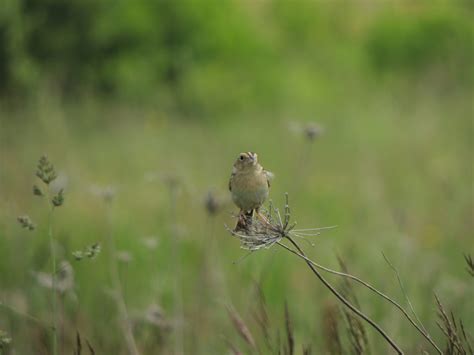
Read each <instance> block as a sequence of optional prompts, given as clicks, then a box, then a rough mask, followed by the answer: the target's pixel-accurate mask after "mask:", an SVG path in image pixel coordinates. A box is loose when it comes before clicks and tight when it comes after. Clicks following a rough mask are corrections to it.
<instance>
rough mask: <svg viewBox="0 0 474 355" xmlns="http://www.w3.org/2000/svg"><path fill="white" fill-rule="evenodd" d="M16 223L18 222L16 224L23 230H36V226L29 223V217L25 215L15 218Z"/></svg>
mask: <svg viewBox="0 0 474 355" xmlns="http://www.w3.org/2000/svg"><path fill="white" fill-rule="evenodd" d="M17 221H18V223H20V225H21V226H22V227H23V228H25V229H28V230H30V231H32V230H34V229H35V228H36V225H35V224H34V223H33V222H32V221H31V219H30V217H28V216H26V215H25V216H19V217H17Z"/></svg>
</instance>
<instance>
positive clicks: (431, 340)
mask: <svg viewBox="0 0 474 355" xmlns="http://www.w3.org/2000/svg"><path fill="white" fill-rule="evenodd" d="M278 244H279V245H280V246H282V247H283V248H285V249H286V250H288V251H290V252H291V253H293V254H295V255H297V256H299V257H300V258H302V259H304V260H306V261H307V262H310V263H311V264H313V266H315V267H317V268H319V269H321V270H324V271H326V272H329V273H331V274H334V275H338V276H343V277H347V278H349V279H351V280H354V281H356V282H358V283H359V284H361V285H363V286H365V287H367V288H368V289H369V290H371V291H373V292H374V293H376V294H377V295H379V296H380V297H382V298H384V299H385V300H387V301H388V302H390V303H391V304H393V305H394V306H395V307H396V308H397V309H398V310H400V312H402V313H403V314H404V315H405V317H406V318H407V319H408V321H409V322H410V323H411V324H412V325H413V326H414V327H415V328H416V330H417V331H418V332H419V333H420V334H421V335H422V336H423V337H424V338H425V339H426V340H427V341H428V342H429V343H430V344H431V345H432V346H433V347H434V348H435V349H436V351H437V352H438V353H439V354H443V352H442V350H441V349H440V348H439V347H438V346H437V345H436V343H435V342H434V341H433V339H432V338H431V336H430V335H429V334H428V332H426V331H425V330H424V328H423V329H422V328H420V326H419V325H418V324H417V323H416V322H415V321H414V320H413V318H411V317H410V315H409V314H408V312H407V311H406V310H405V309H404V308H403V307H402V306H401V305H400V304H399V303H398V302H396V301H395V300H393V299H392V298H390V297H389V296H387V295H386V294H384V293H383V292H381V291H379V290H377V289H376V288H375V287H374V286H372V285H371V284H369V283H367V282H365V281H364V280H361V279H360V278H358V277H357V276H354V275H351V274H347V273H345V272H340V271H336V270H332V269H329V268H327V267H325V266H323V265H321V264H318V263H316V262H314V261H312V260H311V259H309V258H307V257H306V256H304V255H301V254H300V253H298V252H297V251H294V250H293V249H290V248H288V247H287V246H286V245H284V244H282V243H278Z"/></svg>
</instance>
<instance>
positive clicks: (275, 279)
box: [0, 82, 474, 354]
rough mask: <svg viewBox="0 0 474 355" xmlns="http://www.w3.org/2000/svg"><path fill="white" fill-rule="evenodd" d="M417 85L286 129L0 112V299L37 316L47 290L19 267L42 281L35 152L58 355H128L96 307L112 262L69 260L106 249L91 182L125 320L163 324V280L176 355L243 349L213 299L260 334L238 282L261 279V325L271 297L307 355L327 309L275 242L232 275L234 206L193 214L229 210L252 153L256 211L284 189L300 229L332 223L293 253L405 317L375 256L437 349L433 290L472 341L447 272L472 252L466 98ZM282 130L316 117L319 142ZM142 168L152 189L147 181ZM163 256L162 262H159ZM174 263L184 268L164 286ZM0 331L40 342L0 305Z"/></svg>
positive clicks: (376, 311) (165, 339)
mask: <svg viewBox="0 0 474 355" xmlns="http://www.w3.org/2000/svg"><path fill="white" fill-rule="evenodd" d="M418 85H419V86H418V87H417V86H415V85H407V84H403V83H398V84H392V85H391V86H386V85H385V86H383V85H382V86H381V87H380V86H376V85H373V86H372V85H370V84H368V85H367V86H366V87H362V88H360V87H359V89H360V90H357V88H358V87H357V85H356V84H354V83H353V82H349V83H348V86H349V88H348V90H350V92H348V93H347V94H346V95H345V96H344V97H343V99H342V98H338V99H337V100H336V97H332V102H336V101H339V100H340V102H338V104H337V105H333V106H329V105H327V106H322V107H323V108H322V109H320V110H318V112H312V111H311V109H310V108H308V109H307V113H304V112H303V113H301V116H292V115H289V114H288V113H287V111H284V110H283V111H281V112H280V113H278V112H277V113H275V112H270V111H262V112H251V113H246V114H239V115H234V116H224V117H220V118H219V120H204V121H200V120H197V119H196V120H193V119H191V118H192V117H191V118H190V117H188V118H187V119H182V118H181V117H177V116H176V115H174V114H169V113H166V112H161V111H160V110H156V109H153V108H141V109H136V108H130V107H123V106H120V105H116V106H114V105H112V104H110V103H109V104H97V103H95V102H94V101H90V100H89V101H84V103H83V104H82V105H78V104H74V105H72V104H59V103H57V102H55V101H54V100H42V101H41V100H40V101H38V103H35V104H33V105H31V106H30V107H29V108H25V109H23V110H16V111H8V110H6V109H4V110H3V111H2V113H1V116H2V117H1V123H2V127H1V131H0V132H1V133H0V142H1V143H0V145H1V170H0V203H1V206H0V274H1V275H2V278H1V285H0V289H1V291H0V300H2V301H5V302H9V303H11V305H13V306H16V307H17V308H19V309H21V310H23V311H25V312H28V313H30V314H32V315H34V316H36V317H38V318H40V319H43V320H45V321H46V320H48V319H50V306H49V299H50V298H49V292H48V291H47V290H45V289H42V288H41V287H40V286H38V285H37V284H36V283H35V282H34V279H33V278H32V276H31V272H32V271H40V270H42V271H50V270H49V265H50V260H49V257H50V255H49V252H48V239H47V224H46V218H47V216H46V213H45V211H44V210H43V209H42V208H41V202H40V201H38V200H37V198H35V197H34V196H32V193H31V186H32V184H33V183H34V180H35V178H34V171H35V165H36V162H37V159H38V158H39V156H40V155H41V154H43V153H46V154H48V156H49V158H50V159H51V160H52V161H53V162H54V164H55V166H56V168H57V170H58V172H59V173H60V174H61V175H64V176H66V177H67V187H66V189H65V204H64V206H63V207H62V208H61V209H58V210H57V211H55V227H54V228H55V238H56V239H57V241H58V243H59V246H60V247H59V248H58V255H59V258H58V259H59V260H63V259H65V260H68V261H69V262H70V263H71V264H72V265H73V267H74V272H75V289H74V295H73V294H72V293H70V294H67V295H66V297H65V301H64V302H65V304H64V306H65V314H64V328H63V331H65V333H66V334H62V335H61V341H60V343H59V344H60V348H59V349H60V351H59V352H60V353H61V352H64V353H67V352H69V353H71V351H72V350H71V349H72V346H73V342H74V337H75V333H76V330H78V331H79V332H80V333H81V335H82V336H83V337H84V338H87V339H89V341H90V342H91V344H93V346H94V347H95V348H96V351H97V352H98V353H126V350H125V349H126V347H125V344H124V343H123V337H122V336H121V332H120V330H119V326H118V322H117V319H118V314H117V311H116V307H115V304H114V303H113V300H112V298H111V297H110V295H109V294H108V292H109V290H110V288H111V282H110V278H109V275H108V271H107V270H108V269H107V265H108V264H107V262H108V258H110V257H113V256H111V255H108V252H107V248H105V247H104V248H103V250H102V253H101V254H100V255H99V256H98V257H97V258H96V259H94V260H83V261H81V262H76V261H74V259H73V257H72V255H71V252H72V251H74V250H79V249H83V248H84V247H85V246H88V245H90V244H92V243H94V242H100V243H101V244H103V245H105V243H106V233H107V228H108V227H107V222H106V209H105V204H104V203H103V202H102V201H101V199H100V198H99V197H97V196H94V195H93V194H92V193H91V192H90V189H91V186H92V185H95V184H97V185H112V186H114V187H115V188H116V190H117V196H116V199H115V201H114V204H113V209H112V232H113V233H114V235H115V238H116V244H117V249H118V250H126V251H128V252H129V253H130V254H131V255H132V256H133V259H132V261H131V262H130V263H128V264H120V275H121V281H122V284H123V289H124V298H125V301H126V303H127V306H128V309H129V312H130V313H131V314H132V315H136V314H138V313H140V312H143V311H144V310H145V309H146V308H147V307H148V306H149V305H150V304H153V303H156V304H159V305H160V306H161V307H162V308H163V310H164V312H165V314H166V317H167V319H169V320H171V321H172V320H173V316H174V314H173V312H174V309H175V302H176V297H175V296H176V294H175V288H174V287H175V282H178V284H179V285H180V287H179V288H180V291H181V293H182V296H183V301H184V304H183V308H184V324H183V325H182V328H183V331H184V339H185V343H184V350H185V353H201V354H207V353H223V352H224V351H225V349H226V343H225V341H224V338H227V339H231V340H232V342H233V343H235V344H238V346H239V347H240V348H241V349H242V350H245V349H246V348H245V345H244V344H243V343H242V342H241V341H240V340H239V338H238V335H237V334H236V333H235V331H234V330H233V328H232V324H231V322H230V320H229V319H228V316H227V314H226V311H225V304H230V303H231V304H233V305H234V306H235V308H236V309H237V310H238V311H239V313H240V314H241V315H242V317H243V318H244V319H245V320H246V321H247V322H248V323H249V324H250V325H251V326H250V327H251V329H253V330H254V333H257V334H258V332H257V331H256V329H255V325H254V323H253V322H252V320H251V313H250V310H251V308H252V307H254V305H255V294H254V292H253V282H254V280H258V279H261V280H262V286H263V290H264V292H265V295H266V297H267V300H268V304H269V310H270V314H271V318H272V322H273V323H274V324H276V323H278V324H279V326H280V328H281V329H283V319H284V318H283V304H284V301H285V300H287V301H288V302H289V305H290V311H291V314H292V317H293V321H294V326H295V332H296V342H297V346H298V347H299V348H301V345H302V344H303V343H305V344H306V343H308V342H312V343H313V349H323V347H324V339H323V335H322V334H323V331H322V328H321V327H322V321H321V312H322V309H323V306H324V305H325V304H327V303H328V302H335V300H333V297H332V296H331V294H330V293H328V291H327V290H326V289H324V288H323V287H322V285H321V284H320V283H319V282H318V281H317V280H316V279H315V278H314V277H313V276H312V274H311V273H310V272H309V270H307V267H306V266H305V264H304V263H303V262H302V261H301V260H299V259H297V258H295V257H294V256H292V255H290V254H289V253H287V252H285V251H283V250H281V249H280V250H279V249H278V247H277V246H275V247H274V248H273V249H271V250H264V251H260V252H258V253H255V254H252V255H251V256H249V257H248V258H246V259H244V260H243V261H240V262H239V263H237V264H234V263H233V262H234V261H236V260H238V259H239V258H240V257H241V256H242V255H243V253H244V252H243V251H242V250H241V249H239V244H238V241H237V240H235V239H233V238H231V237H230V236H229V234H228V233H227V232H226V231H225V228H224V224H225V223H226V224H229V225H232V224H233V223H235V222H234V220H233V219H232V218H231V216H230V212H231V211H235V210H236V209H235V208H234V207H233V206H232V205H231V203H230V202H229V203H227V204H226V205H225V207H224V208H223V211H222V212H221V213H220V214H219V215H218V216H216V217H209V216H207V214H206V211H205V209H204V206H203V199H204V197H205V195H206V193H207V191H208V190H209V189H213V190H214V191H216V192H218V193H219V194H221V195H222V196H225V197H228V195H227V194H228V192H227V181H228V180H227V179H228V177H229V174H230V171H231V167H232V164H233V161H234V159H235V157H236V156H237V154H238V153H239V152H240V151H248V150H252V151H256V152H258V153H259V157H260V161H261V163H262V164H263V165H264V167H265V168H267V169H269V170H271V171H273V172H274V173H275V175H276V179H275V180H274V182H273V184H272V189H271V198H272V199H273V200H274V202H275V204H276V205H280V206H281V205H282V204H283V201H284V192H288V193H289V196H290V204H291V206H292V211H293V219H294V220H296V221H297V222H298V226H299V227H300V228H305V227H308V228H309V227H318V226H328V225H334V224H337V225H338V228H337V229H335V230H331V231H327V232H325V233H323V234H322V235H321V236H320V237H317V238H316V239H315V242H316V246H315V247H314V248H310V247H307V246H306V245H305V244H303V245H304V246H305V249H306V251H307V253H308V254H309V255H310V257H311V258H313V259H314V260H316V261H318V262H320V263H322V264H325V265H328V266H330V267H333V268H336V269H337V268H338V266H337V259H336V254H338V255H340V256H341V257H342V258H343V259H344V260H345V261H346V263H347V264H348V267H349V270H350V271H351V272H352V273H354V274H356V275H358V276H360V277H361V278H363V279H364V280H366V281H369V282H370V283H372V284H373V285H375V286H377V287H378V288H380V289H381V290H383V291H384V292H386V293H388V294H389V295H392V296H393V297H394V298H396V299H397V300H400V302H401V303H402V304H404V300H403V296H402V295H401V292H400V290H399V288H398V286H397V282H396V277H395V275H394V274H393V273H392V271H391V270H390V268H389V267H388V265H387V264H386V263H385V262H384V260H383V258H382V255H381V251H384V253H385V254H386V255H387V256H388V257H389V258H390V259H391V261H392V262H393V263H394V264H395V265H396V266H397V267H398V269H399V271H400V273H401V276H402V279H403V281H404V283H405V287H406V289H407V292H408V294H409V295H410V297H411V300H412V302H413V304H414V306H415V307H416V310H417V312H418V314H419V316H420V318H421V319H422V320H423V321H424V323H425V326H426V327H427V328H428V329H429V330H430V332H431V333H432V334H433V336H434V338H435V339H437V340H438V343H441V344H443V341H442V340H441V339H442V338H441V334H440V331H439V330H438V328H437V326H436V324H435V320H436V311H435V303H434V296H433V292H436V293H437V294H438V295H439V296H440V297H441V299H442V300H443V301H444V303H445V306H447V307H448V309H452V310H453V312H454V313H455V314H456V315H459V316H461V317H462V318H463V321H464V323H465V326H466V329H467V330H468V331H470V332H471V334H472V330H473V329H474V317H473V316H472V312H471V310H472V307H473V304H472V299H473V297H474V292H473V288H472V287H471V284H472V278H471V277H470V276H469V275H468V273H467V272H466V271H465V263H464V259H463V253H469V252H471V253H472V250H470V248H471V249H472V245H473V244H472V238H473V235H472V230H473V224H472V211H473V198H474V196H473V190H472V181H473V180H472V148H473V147H472V137H471V135H472V111H471V110H472V106H471V104H470V92H469V91H466V90H459V91H456V92H453V93H442V94H441V93H439V92H436V90H431V88H430V87H429V83H428V82H425V83H424V84H418ZM306 107H307V106H306ZM78 118H81V120H79V119H78ZM289 119H291V120H296V121H300V122H304V121H307V120H310V119H311V120H315V121H317V122H318V123H320V124H321V125H323V126H324V127H325V130H326V132H325V134H324V135H323V136H322V137H321V138H320V139H319V140H317V141H316V142H314V143H310V142H308V141H306V140H305V138H304V136H303V135H299V134H297V133H292V132H291V131H289V130H288V121H289ZM305 154H307V155H305ZM305 157H306V158H305ZM150 172H153V173H154V174H155V176H157V179H156V180H154V181H149V180H147V179H146V178H145V177H146V175H147V174H148V175H149V173H150ZM169 176H176V177H177V178H178V179H179V181H180V184H179V194H178V197H177V207H176V223H177V226H178V230H179V231H180V232H179V233H178V234H177V235H174V234H175V233H173V232H172V229H171V228H172V223H173V222H172V221H171V212H170V196H169V191H168V188H167V185H166V184H165V183H164V182H163V181H162V180H163V179H162V177H169ZM21 214H28V215H29V216H30V217H31V218H32V219H33V220H34V221H35V222H36V223H37V224H38V228H37V230H35V231H34V232H28V231H25V230H23V229H21V228H20V227H19V226H18V225H17V222H16V217H17V216H18V215H21ZM150 235H152V236H156V237H157V238H158V240H159V244H158V247H157V248H156V249H155V250H150V249H148V248H146V247H145V246H144V245H143V243H142V242H141V238H143V237H145V236H150ZM173 235H174V236H173ZM172 236H173V237H174V238H177V240H176V241H173V240H171V238H172ZM211 243H215V244H214V246H213V247H211ZM174 246H176V247H177V249H178V250H175V251H172V248H173V247H174ZM173 255H174V257H176V258H178V260H180V261H181V262H182V264H181V266H180V274H177V273H176V270H175V265H176V260H173ZM330 280H332V281H333V282H337V279H334V278H333V277H330ZM356 290H357V294H358V296H359V300H360V302H361V305H362V309H363V310H364V311H365V312H366V313H368V314H369V315H370V316H372V317H373V318H374V319H375V320H376V321H378V322H379V323H380V324H381V325H382V326H383V327H384V329H386V330H387V332H388V333H389V334H390V335H392V337H393V338H394V339H395V340H396V341H397V342H398V343H399V344H400V345H401V346H402V347H403V348H404V349H405V350H407V351H410V349H416V348H417V346H423V347H424V348H425V349H429V348H428V345H427V344H426V343H425V342H424V341H423V340H421V338H420V337H419V336H418V335H417V334H416V333H415V332H414V331H413V329H411V328H410V327H409V326H408V323H407V322H406V321H405V319H403V318H402V316H401V315H400V314H399V313H397V312H396V311H395V310H394V309H393V308H391V307H390V306H389V305H388V304H386V303H384V302H382V301H381V300H379V299H377V298H376V297H374V296H373V295H372V294H370V293H369V292H367V291H365V290H363V289H359V288H356ZM0 327H1V328H2V329H5V330H7V331H8V332H9V334H10V335H11V336H12V339H13V343H12V344H13V346H14V348H15V349H16V351H17V352H18V353H22V354H30V353H38V351H42V350H38V349H42V346H43V345H41V344H42V342H43V341H44V339H48V337H47V336H46V337H45V335H44V334H43V333H44V332H43V333H42V332H41V329H40V328H38V326H37V325H35V324H34V323H31V322H29V321H28V320H27V319H25V318H23V317H19V316H18V315H15V314H13V313H11V312H9V311H7V310H6V309H4V308H2V309H1V310H0ZM368 333H369V337H370V342H371V344H372V348H373V350H374V351H375V352H383V351H385V350H386V349H387V348H386V345H385V344H384V343H383V342H382V341H381V339H380V337H379V336H378V335H377V334H375V333H374V332H373V331H372V330H371V329H368ZM254 335H255V334H254ZM256 337H257V338H259V339H261V338H260V337H258V336H256ZM156 339H158V340H156ZM136 340H137V343H138V344H139V347H140V348H142V350H143V351H144V352H145V353H146V352H148V353H149V352H150V351H152V350H151V349H157V348H158V347H161V348H162V349H164V350H163V351H164V353H170V352H172V351H173V349H174V348H173V333H172V332H171V333H167V332H163V333H162V334H161V337H158V338H153V337H152V336H145V332H144V331H143V329H142V331H140V332H137V333H136ZM46 341H47V340H46ZM62 342H64V343H62ZM158 344H159V345H158ZM63 346H64V347H63ZM62 347H63V348H62Z"/></svg>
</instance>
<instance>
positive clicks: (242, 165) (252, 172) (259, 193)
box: [229, 152, 273, 231]
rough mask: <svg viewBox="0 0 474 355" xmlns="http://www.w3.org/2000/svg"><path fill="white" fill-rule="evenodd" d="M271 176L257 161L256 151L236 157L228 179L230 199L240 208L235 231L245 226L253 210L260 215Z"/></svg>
mask: <svg viewBox="0 0 474 355" xmlns="http://www.w3.org/2000/svg"><path fill="white" fill-rule="evenodd" d="M272 176H273V174H272V173H270V172H269V171H266V170H265V169H263V167H262V166H261V165H260V164H259V163H258V156H257V154H256V153H253V152H245V153H240V154H239V156H238V157H237V160H236V161H235V163H234V166H233V168H232V174H231V175H230V180H229V191H230V192H231V194H232V200H233V201H234V203H235V205H236V206H237V207H239V208H240V213H239V221H238V222H237V226H236V227H235V230H236V231H237V230H241V229H245V228H246V226H247V224H248V223H250V222H251V220H252V216H253V211H254V210H255V212H256V213H257V216H261V215H260V214H259V208H260V207H261V206H262V204H263V203H264V202H265V200H266V199H267V197H268V192H269V189H270V179H271V178H272ZM261 217H262V218H263V216H261Z"/></svg>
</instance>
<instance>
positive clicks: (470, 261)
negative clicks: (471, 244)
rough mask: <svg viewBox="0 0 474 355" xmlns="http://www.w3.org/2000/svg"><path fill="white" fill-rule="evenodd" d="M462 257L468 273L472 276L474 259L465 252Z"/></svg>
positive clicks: (473, 275) (473, 274)
mask: <svg viewBox="0 0 474 355" xmlns="http://www.w3.org/2000/svg"><path fill="white" fill-rule="evenodd" d="M464 259H465V260H466V264H467V267H466V270H467V272H468V273H469V275H471V276H472V277H474V260H473V259H472V256H471V255H469V254H465V255H464Z"/></svg>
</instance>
